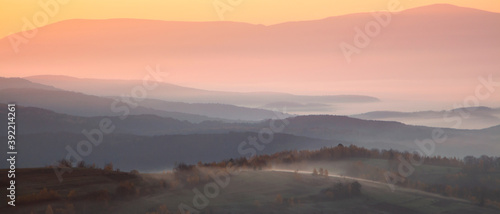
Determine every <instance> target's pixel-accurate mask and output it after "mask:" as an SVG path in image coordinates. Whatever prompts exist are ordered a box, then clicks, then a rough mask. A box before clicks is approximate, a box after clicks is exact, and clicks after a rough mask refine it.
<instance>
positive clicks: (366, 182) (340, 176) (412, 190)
mask: <svg viewBox="0 0 500 214" xmlns="http://www.w3.org/2000/svg"><path fill="white" fill-rule="evenodd" d="M267 171H274V172H289V173H294V172H295V170H288V169H271V170H267ZM297 172H298V173H300V174H312V171H297ZM328 177H334V178H343V179H350V180H356V181H359V182H361V183H364V184H372V185H377V186H380V185H382V186H386V187H387V185H388V184H387V183H384V182H378V181H372V180H367V179H362V178H355V177H349V176H343V175H336V174H329V175H328ZM387 190H388V191H391V190H389V188H387ZM394 191H401V192H406V193H413V194H417V195H422V196H430V197H435V198H439V199H446V200H452V201H457V202H462V203H471V202H470V201H468V200H465V199H460V198H454V197H446V196H442V195H439V194H435V193H429V192H425V191H421V190H415V189H409V188H404V187H399V186H396V189H395V190H394Z"/></svg>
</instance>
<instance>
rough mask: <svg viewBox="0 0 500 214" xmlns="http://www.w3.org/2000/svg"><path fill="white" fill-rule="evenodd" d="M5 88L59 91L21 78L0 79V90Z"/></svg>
mask: <svg viewBox="0 0 500 214" xmlns="http://www.w3.org/2000/svg"><path fill="white" fill-rule="evenodd" d="M7 88H35V89H44V90H59V89H57V88H54V87H53V86H48V85H43V84H39V83H34V82H31V81H29V80H26V79H23V78H5V77H0V90H2V89H7Z"/></svg>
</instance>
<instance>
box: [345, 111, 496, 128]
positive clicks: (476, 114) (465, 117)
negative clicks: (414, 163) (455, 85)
mask: <svg viewBox="0 0 500 214" xmlns="http://www.w3.org/2000/svg"><path fill="white" fill-rule="evenodd" d="M351 117H354V118H359V119H367V120H384V121H399V122H402V123H406V124H412V125H424V126H431V127H448V128H451V127H453V126H457V125H458V126H459V127H458V128H460V129H482V128H488V127H491V126H496V125H499V124H500V109H499V108H489V107H484V106H480V107H475V108H458V109H452V110H450V111H421V112H396V111H374V112H368V113H364V114H357V115H351ZM458 120H460V124H458V122H457V121H458Z"/></svg>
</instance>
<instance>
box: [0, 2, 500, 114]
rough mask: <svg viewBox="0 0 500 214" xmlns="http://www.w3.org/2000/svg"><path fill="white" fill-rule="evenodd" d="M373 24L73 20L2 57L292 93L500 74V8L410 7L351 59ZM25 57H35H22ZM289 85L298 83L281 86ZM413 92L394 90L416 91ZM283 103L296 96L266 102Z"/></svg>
mask: <svg viewBox="0 0 500 214" xmlns="http://www.w3.org/2000/svg"><path fill="white" fill-rule="evenodd" d="M371 21H376V18H374V16H373V15H372V14H370V13H360V14H350V15H344V16H336V17H330V18H326V19H322V20H313V21H300V22H288V23H283V24H277V25H271V26H263V25H252V24H245V23H234V22H171V21H153V20H135V19H107V20H68V21H62V22H59V23H55V24H51V25H48V26H45V27H42V28H40V29H38V34H37V36H36V37H35V38H33V39H31V40H30V41H29V42H30V45H25V46H23V47H22V48H23V50H22V51H21V52H20V53H19V54H15V53H14V52H13V51H12V50H11V47H10V43H9V40H8V38H3V39H1V40H0V50H2V51H0V64H1V66H2V67H1V68H2V70H3V71H4V72H7V74H8V75H16V74H17V73H22V74H26V75H46V74H56V75H61V74H64V75H69V76H78V77H83V76H82V73H81V71H88V72H86V75H87V76H85V77H92V78H104V76H103V74H105V75H106V78H127V79H130V78H135V79H142V77H144V76H145V75H146V74H147V72H146V71H145V70H144V67H145V66H147V65H150V64H151V63H158V64H160V65H162V66H163V67H164V69H165V71H167V72H170V73H171V74H172V75H171V77H168V78H171V80H172V81H175V82H177V83H187V84H188V85H190V86H194V85H196V86H197V87H201V88H209V87H205V86H214V87H216V86H219V87H220V86H227V87H231V86H234V87H236V86H241V85H250V86H257V85H258V86H262V87H261V88H267V89H263V90H268V89H269V88H271V86H272V87H276V86H280V87H281V88H285V89H284V90H285V91H288V92H292V93H294V92H300V91H307V90H310V89H316V88H317V87H318V85H320V86H321V87H322V88H327V87H336V85H338V84H336V83H337V82H341V81H358V80H363V81H369V80H372V81H376V82H378V81H379V80H406V81H409V82H411V83H412V84H416V83H420V82H422V81H426V80H429V79H432V80H437V81H435V82H428V84H427V85H426V88H427V90H423V91H419V93H422V94H425V95H428V96H433V97H434V98H436V97H439V98H440V99H443V97H444V98H452V97H453V96H451V95H452V94H450V93H457V94H453V95H455V96H458V95H462V94H463V93H464V92H465V91H463V89H462V88H458V89H461V90H462V91H460V90H455V88H449V90H447V91H444V90H441V89H442V87H443V82H442V81H439V80H443V81H446V80H449V77H450V76H453V77H454V79H456V80H457V81H459V80H463V81H465V80H470V79H476V78H477V77H478V75H483V74H491V73H493V74H495V76H498V75H496V74H499V73H498V72H499V70H500V61H498V60H497V57H496V56H498V55H500V40H498V38H499V37H500V28H498V26H500V14H497V13H491V12H486V11H479V10H475V9H468V8H461V7H456V6H451V5H432V6H426V7H421V8H416V9H411V10H406V11H402V12H399V13H396V14H393V16H392V19H391V22H390V24H388V25H387V27H385V28H382V29H381V33H380V34H378V35H377V36H376V39H372V41H371V42H370V44H369V45H367V46H366V47H364V48H361V50H360V52H361V53H360V54H354V55H353V56H352V63H351V64H349V63H347V61H346V58H345V56H344V54H343V52H342V51H341V49H340V48H339V45H340V44H342V43H343V42H345V43H349V44H351V45H353V41H354V38H355V36H356V31H355V28H356V27H359V28H360V29H364V27H365V25H366V24H367V23H369V22H371ZM19 56H22V57H19ZM109 56H113V57H109ZM21 58H22V59H24V58H29V59H32V60H31V63H29V64H28V63H22V61H20V59H21ZM60 59H64V61H61V60H60ZM102 59H106V60H102ZM423 62H425V63H423ZM478 64H480V65H481V68H478V67H477V66H476V65H478ZM75 68H76V69H75ZM14 72H15V73H14ZM221 77H224V78H221ZM168 78H167V79H168ZM264 79H265V81H263V80H264ZM363 81H362V82H359V83H353V84H359V86H360V87H359V90H361V91H362V92H361V93H369V92H371V91H376V90H379V89H380V87H376V86H370V87H368V86H367V85H366V84H363ZM285 82H286V83H288V84H286V85H279V84H280V83H285ZM396 83H398V82H397V81H396V82H391V81H388V82H387V83H385V84H389V85H387V86H386V87H385V88H391V89H394V85H390V84H396ZM182 85H186V84H182ZM351 85H352V84H351ZM456 85H457V84H455V85H450V87H457V86H456ZM361 86H364V87H361ZM253 88H255V87H253ZM338 89H339V90H340V89H343V88H341V87H339V88H338ZM404 89H405V88H404V87H400V88H398V90H392V91H391V92H397V93H400V95H404V94H407V93H409V91H406V90H404ZM344 90H347V89H344ZM359 90H358V91H359ZM449 92H450V93H449ZM372 94H373V93H372ZM374 95H375V96H377V94H374ZM153 98H159V97H153ZM176 101H185V100H176ZM209 101H211V102H219V101H217V100H209ZM276 101H289V100H273V101H269V102H266V103H263V104H262V105H265V104H267V103H270V102H276ZM293 101H296V100H293Z"/></svg>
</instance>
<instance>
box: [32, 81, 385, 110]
mask: <svg viewBox="0 0 500 214" xmlns="http://www.w3.org/2000/svg"><path fill="white" fill-rule="evenodd" d="M25 79H28V80H30V81H33V82H37V83H41V84H45V85H52V86H55V87H58V88H61V89H64V90H68V91H78V92H82V93H86V94H91V95H97V96H119V95H120V94H123V93H126V92H129V91H130V90H131V89H132V88H133V87H135V86H137V85H141V84H142V82H141V81H133V80H112V79H110V80H103V79H86V78H74V77H68V76H50V75H44V76H32V77H25ZM158 84H159V85H158V87H157V88H155V89H154V90H151V91H148V97H149V98H153V99H161V100H165V101H173V102H187V103H221V104H232V105H243V106H249V105H250V106H252V105H253V106H260V105H265V104H268V103H272V102H276V101H294V102H304V103H310V102H317V103H358V102H359V103H365V102H379V101H380V100H379V99H378V98H375V97H371V96H363V95H324V96H312V95H311V96H305V95H294V94H289V93H277V92H246V93H243V92H225V91H209V90H202V89H195V88H189V87H183V86H178V85H174V84H170V83H162V82H161V83H158ZM89 85H92V86H93V87H88V86H89Z"/></svg>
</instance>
